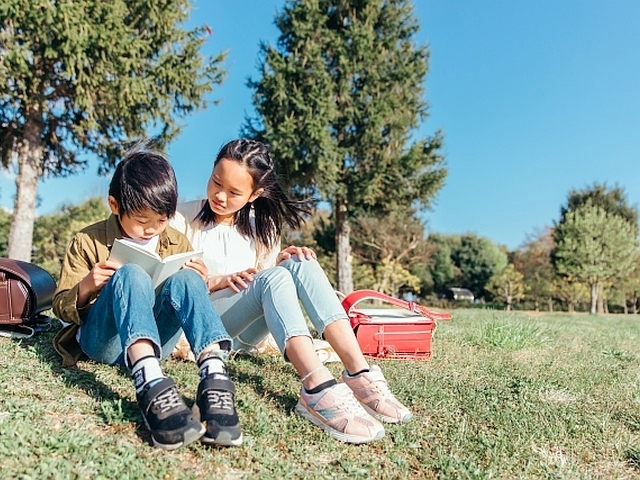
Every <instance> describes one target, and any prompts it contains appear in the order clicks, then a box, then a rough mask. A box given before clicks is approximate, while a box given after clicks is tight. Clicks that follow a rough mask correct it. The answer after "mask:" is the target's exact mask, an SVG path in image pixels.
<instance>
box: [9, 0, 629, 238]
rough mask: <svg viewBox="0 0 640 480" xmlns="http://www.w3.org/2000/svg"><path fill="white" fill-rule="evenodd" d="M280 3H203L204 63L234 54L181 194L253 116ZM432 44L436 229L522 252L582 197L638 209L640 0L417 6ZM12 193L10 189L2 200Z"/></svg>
mask: <svg viewBox="0 0 640 480" xmlns="http://www.w3.org/2000/svg"><path fill="white" fill-rule="evenodd" d="M283 5H284V1H283V0H279V1H275V0H236V1H235V2H213V1H210V0H197V1H195V2H194V10H193V13H192V18H191V22H193V23H194V24H203V23H206V24H207V25H209V26H210V27H211V28H212V30H213V35H212V36H211V37H210V38H209V40H208V42H207V46H206V50H205V51H206V52H208V53H214V52H219V51H221V50H228V51H229V55H228V59H227V62H226V65H225V67H226V68H227V70H228V74H227V78H226V81H225V83H224V84H223V85H222V86H221V87H220V88H218V89H217V90H216V91H215V92H214V94H213V95H212V98H216V99H219V100H220V104H219V105H218V106H210V107H209V108H208V109H207V110H205V111H202V112H200V113H198V114H196V115H192V116H190V117H188V118H185V119H184V120H183V123H184V124H185V128H184V131H183V133H182V134H181V136H180V137H179V138H178V139H177V140H176V141H175V142H174V143H173V144H172V145H171V146H170V148H169V151H168V153H169V155H170V158H171V161H172V163H173V165H174V167H175V169H176V173H177V175H178V182H179V186H180V193H181V197H182V198H183V199H184V200H192V199H195V198H198V197H200V196H201V195H202V194H204V188H205V183H206V179H207V176H208V174H209V171H210V168H211V163H212V161H213V158H214V157H215V155H216V153H217V152H218V150H219V148H220V147H221V146H222V145H223V144H224V143H225V142H227V141H228V140H231V139H233V138H236V137H237V135H238V134H239V129H240V126H241V124H242V122H243V119H244V117H245V116H246V115H253V113H254V111H253V107H252V104H251V91H250V90H249V89H248V88H247V87H246V80H247V78H248V77H253V78H257V74H258V72H257V64H258V46H259V42H260V41H264V42H268V43H274V42H275V40H276V38H277V35H278V31H277V29H276V28H275V26H274V24H273V18H274V15H275V13H276V11H278V10H280V9H281V8H282V6H283ZM414 6H415V14H416V16H417V18H418V20H419V22H420V25H421V30H420V32H419V34H418V36H417V38H416V40H417V41H418V42H420V43H426V44H428V45H429V48H430V52H431V64H430V71H429V73H428V75H427V78H426V92H427V93H426V95H427V100H428V102H429V104H430V117H429V118H428V119H427V121H426V122H425V123H424V124H423V125H422V126H421V128H420V130H419V131H418V132H417V135H422V136H424V135H431V134H433V132H435V131H436V130H438V129H443V131H444V136H445V148H444V154H445V156H446V159H447V164H448V168H449V175H448V177H447V180H446V185H445V187H444V188H443V189H442V190H441V191H440V193H439V194H438V196H437V198H436V203H435V205H434V208H433V211H431V212H427V213H426V214H425V218H426V220H427V228H428V230H429V231H434V232H439V233H446V234H450V233H466V232H472V233H475V234H477V235H481V236H485V237H488V238H490V239H492V240H493V241H495V242H497V243H499V244H502V245H506V246H507V247H508V248H510V249H514V248H517V247H518V246H519V245H520V244H522V242H523V241H524V240H525V239H526V237H527V235H530V234H532V233H534V232H535V231H537V230H539V229H541V228H543V227H544V226H546V225H552V223H553V222H554V221H555V220H557V219H558V215H559V211H560V207H561V205H562V204H563V203H564V202H566V199H567V195H568V193H569V191H570V190H571V189H572V188H584V187H587V186H589V185H592V184H593V183H594V182H600V183H605V182H606V183H607V184H608V185H610V186H613V185H618V186H621V187H622V188H623V189H624V190H625V191H626V193H627V197H628V200H629V203H630V204H632V205H635V206H638V205H639V204H640V29H639V28H638V25H640V2H639V1H637V0H609V1H605V0H601V1H595V0H544V1H535V2H524V1H514V0H489V1H486V2H478V1H467V0H457V1H455V2H451V1H447V0H438V1H431V0H418V1H414ZM107 184H108V180H107V179H103V178H99V177H98V176H97V173H96V166H95V165H92V166H91V167H90V168H89V169H88V170H87V171H86V172H85V173H84V174H81V175H78V176H75V177H71V178H68V179H47V180H45V181H44V182H41V184H40V190H39V194H40V197H41V199H42V204H41V206H40V208H39V209H38V213H40V214H42V213H47V212H50V211H53V210H55V209H56V208H58V207H59V206H60V204H62V203H77V202H80V201H82V200H84V199H87V198H89V197H91V196H94V195H103V196H104V195H106V191H107ZM13 190H14V187H13V183H12V180H11V179H10V177H9V176H8V175H7V174H6V173H4V174H3V176H2V178H1V179H0V203H1V204H2V205H4V206H6V207H9V208H10V207H11V206H12V197H13Z"/></svg>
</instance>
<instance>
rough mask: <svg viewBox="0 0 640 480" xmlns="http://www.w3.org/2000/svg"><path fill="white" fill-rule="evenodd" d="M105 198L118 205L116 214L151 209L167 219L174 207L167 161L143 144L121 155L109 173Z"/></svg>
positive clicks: (173, 184) (174, 184) (173, 179)
mask: <svg viewBox="0 0 640 480" xmlns="http://www.w3.org/2000/svg"><path fill="white" fill-rule="evenodd" d="M109 195H110V196H112V197H113V198H115V200H116V202H118V213H119V214H120V215H131V214H133V213H135V212H139V211H141V210H144V209H147V208H148V209H151V210H152V211H154V212H155V213H157V214H159V215H166V216H167V218H171V217H173V216H174V215H175V213H176V208H177V206H178V184H177V182H176V175H175V172H174V171H173V167H172V166H171V164H170V163H169V161H168V160H167V158H166V157H165V156H164V155H162V154H160V153H158V152H154V151H151V150H148V149H147V148H146V147H145V146H144V145H142V146H136V147H134V148H133V149H132V150H130V151H129V152H127V154H126V155H125V156H124V158H123V159H122V161H121V162H120V163H119V164H118V166H117V167H116V171H115V172H114V173H113V177H112V178H111V183H110V184H109Z"/></svg>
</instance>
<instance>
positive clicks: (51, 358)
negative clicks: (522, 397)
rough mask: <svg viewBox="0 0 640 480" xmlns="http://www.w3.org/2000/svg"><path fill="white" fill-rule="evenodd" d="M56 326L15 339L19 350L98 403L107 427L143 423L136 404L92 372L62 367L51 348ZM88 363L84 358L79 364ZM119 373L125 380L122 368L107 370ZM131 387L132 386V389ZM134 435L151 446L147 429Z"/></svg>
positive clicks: (99, 413)
mask: <svg viewBox="0 0 640 480" xmlns="http://www.w3.org/2000/svg"><path fill="white" fill-rule="evenodd" d="M56 323H57V321H56V320H55V319H54V320H53V324H54V325H55V326H54V327H53V328H52V329H51V330H50V331H47V332H42V333H39V334H37V335H34V336H33V337H31V338H25V339H19V340H16V343H17V344H18V345H19V346H21V347H22V348H25V349H28V350H30V351H31V352H33V353H35V355H36V356H37V357H38V359H39V360H40V361H41V362H42V363H47V364H49V366H50V367H51V371H52V372H53V373H54V374H55V375H58V376H59V377H60V378H61V379H62V380H63V381H64V382H65V384H66V385H68V386H70V387H73V388H77V389H78V390H80V391H83V392H84V393H85V394H86V395H87V396H89V397H91V398H94V399H95V400H97V401H98V408H96V414H97V416H99V417H100V418H101V419H102V420H103V421H104V423H105V424H106V425H111V424H113V423H124V422H127V423H135V424H139V425H140V424H143V419H142V414H141V413H140V410H139V408H138V405H137V403H135V402H132V401H131V400H129V399H127V398H123V397H122V396H121V395H120V394H119V393H117V392H116V391H114V390H113V389H112V388H111V387H109V386H108V385H106V384H105V383H104V382H102V381H100V380H98V378H97V377H96V374H95V373H94V372H90V371H88V370H83V369H82V368H81V367H80V366H78V365H75V366H73V367H63V366H62V360H61V358H60V355H59V354H58V352H56V350H55V348H54V347H53V338H54V337H55V335H56V333H57V332H58V330H59V326H57V325H56ZM83 361H87V362H91V360H88V359H86V357H84V359H83V360H81V362H83ZM110 368H114V369H116V370H118V371H119V373H120V374H121V375H123V376H125V377H127V376H128V372H127V371H126V369H125V368H124V367H110ZM132 388H133V387H132ZM136 433H137V435H138V436H139V437H140V438H141V439H142V440H143V441H145V442H147V443H151V435H150V434H149V433H148V432H147V430H146V429H142V430H141V429H137V431H136Z"/></svg>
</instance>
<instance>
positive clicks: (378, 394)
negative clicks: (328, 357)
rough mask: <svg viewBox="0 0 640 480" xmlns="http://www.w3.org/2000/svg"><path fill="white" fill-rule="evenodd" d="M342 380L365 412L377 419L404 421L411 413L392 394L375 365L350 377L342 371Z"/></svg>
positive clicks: (392, 421) (394, 421) (391, 421)
mask: <svg viewBox="0 0 640 480" xmlns="http://www.w3.org/2000/svg"><path fill="white" fill-rule="evenodd" d="M342 381H343V382H344V383H345V384H347V385H348V386H349V388H350V389H351V390H352V391H353V395H354V396H355V397H356V398H357V399H358V401H359V402H360V403H361V404H362V406H363V407H364V408H365V410H366V411H367V412H369V413H370V414H371V415H373V416H374V417H375V418H377V419H378V420H382V421H383V422H388V423H399V422H406V421H408V420H410V419H411V417H412V416H413V415H411V412H410V411H409V409H408V408H407V407H405V406H404V405H402V404H401V403H400V402H399V401H398V400H396V397H394V396H393V393H391V390H389V386H388V385H387V381H386V380H385V378H384V375H383V374H382V371H381V370H380V367H378V366H377V365H371V368H370V369H369V371H368V372H365V373H361V374H360V375H356V376H355V377H350V376H349V375H348V374H347V372H346V371H345V372H343V373H342Z"/></svg>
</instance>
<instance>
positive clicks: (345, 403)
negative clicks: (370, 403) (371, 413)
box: [334, 387, 368, 418]
mask: <svg viewBox="0 0 640 480" xmlns="http://www.w3.org/2000/svg"><path fill="white" fill-rule="evenodd" d="M334 388H336V387H334ZM344 390H345V392H344V393H342V392H340V395H336V403H337V404H338V408H341V407H342V408H344V409H345V410H347V411H350V412H352V413H356V414H358V415H359V416H361V417H365V418H366V417H367V416H368V414H367V412H366V410H365V409H364V408H363V407H362V405H361V404H360V402H359V401H358V399H357V398H356V397H355V396H354V395H353V392H352V391H351V389H349V390H347V389H344Z"/></svg>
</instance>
